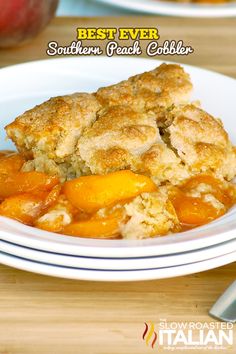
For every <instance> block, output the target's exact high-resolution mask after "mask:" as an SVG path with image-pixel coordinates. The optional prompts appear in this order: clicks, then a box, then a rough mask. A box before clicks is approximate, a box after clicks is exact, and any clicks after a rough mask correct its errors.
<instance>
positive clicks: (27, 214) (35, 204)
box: [0, 193, 44, 225]
mask: <svg viewBox="0 0 236 354" xmlns="http://www.w3.org/2000/svg"><path fill="white" fill-rule="evenodd" d="M43 205H44V201H43V200H42V199H41V196H37V195H34V194H30V193H24V194H18V195H15V196H12V197H9V198H7V199H5V200H4V202H2V204H1V205H0V215H2V216H6V217H9V218H11V219H15V220H18V221H20V222H22V223H24V224H27V225H33V222H34V220H35V219H36V218H37V217H38V216H39V215H40V213H41V211H42V209H43Z"/></svg>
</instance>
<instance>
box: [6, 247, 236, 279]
mask: <svg viewBox="0 0 236 354" xmlns="http://www.w3.org/2000/svg"><path fill="white" fill-rule="evenodd" d="M235 260H236V252H232V253H229V254H227V255H224V256H220V257H216V258H213V259H210V260H207V261H202V262H197V263H191V264H186V265H181V266H176V267H167V268H155V269H149V270H129V271H125V270H123V271H115V270H110V271H108V270H104V271H101V270H91V269H86V270H85V269H80V268H69V267H60V266H55V265H51V264H47V263H39V262H34V261H29V260H26V259H24V258H19V257H16V256H12V255H9V254H7V253H3V252H2V253H0V263H3V264H6V265H8V266H10V267H14V268H17V269H22V270H27V271H29V272H34V273H39V274H44V275H50V276H55V277H59V278H68V279H79V280H92V281H139V280H151V279H163V278H172V277H177V276H182V275H187V274H192V273H198V272H203V271H205V270H209V269H213V268H217V267H220V266H223V265H226V264H229V263H232V262H235Z"/></svg>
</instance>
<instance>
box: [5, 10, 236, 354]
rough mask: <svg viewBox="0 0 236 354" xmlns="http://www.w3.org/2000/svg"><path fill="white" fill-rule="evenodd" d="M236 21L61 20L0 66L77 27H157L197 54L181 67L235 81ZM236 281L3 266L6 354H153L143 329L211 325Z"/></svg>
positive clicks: (227, 274) (218, 272) (68, 36)
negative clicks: (71, 274)
mask: <svg viewBox="0 0 236 354" xmlns="http://www.w3.org/2000/svg"><path fill="white" fill-rule="evenodd" d="M235 22H236V21H235V20H234V19H227V20H226V19H225V20H194V19H189V20H187V19H186V20H185V19H174V18H172V19H170V18H157V17H155V18H154V17H133V18H106V19H104V18H70V19H67V18H58V19H55V20H54V21H53V22H52V23H51V24H50V26H49V27H48V28H47V29H46V30H45V31H44V32H43V33H42V34H41V35H40V36H38V37H37V38H36V39H35V40H34V41H33V42H31V43H30V44H29V45H26V46H23V47H19V48H15V49H9V50H2V51H0V66H2V67H4V66H6V65H11V64H15V63H21V62H25V61H30V60H36V59H43V58H46V57H47V56H46V54H45V50H46V47H47V43H48V42H49V41H50V40H57V41H58V42H59V43H60V44H63V43H64V44H66V43H70V42H71V41H72V40H73V39H74V34H75V28H76V27H77V26H97V27H99V26H106V27H110V26H129V27H130V26H139V27H144V26H149V27H151V26H158V27H159V28H160V32H161V36H162V38H163V39H177V40H178V39H183V40H184V41H185V42H186V44H191V45H192V46H193V47H194V49H195V53H194V54H193V55H191V56H188V57H181V58H178V57H175V58H174V60H176V61H178V60H179V61H182V62H184V63H188V64H194V65H198V66H200V67H204V68H208V69H213V70H217V71H219V72H222V73H225V74H227V75H231V76H234V77H236V63H235V58H236V47H235V45H234V44H235V43H234V44H233V39H234V40H235V38H236V23H235ZM166 59H168V58H166ZM210 94H213V93H210ZM235 277H236V263H234V264H231V265H227V266H224V267H221V268H218V269H215V270H211V271H208V272H204V273H199V274H194V275H189V276H185V277H179V278H173V279H166V280H156V281H148V282H134V283H98V282H85V281H71V280H66V279H65V280H63V279H56V278H51V277H46V276H41V275H37V274H31V273H27V272H23V271H19V270H16V269H13V268H8V267H5V266H0V282H1V286H0V354H16V353H17V354H19V353H20V354H34V353H37V354H59V353H65V354H77V353H83V354H97V353H99V354H121V353H124V354H128V353H132V354H133V353H135V354H139V353H140V354H144V353H149V352H151V351H152V349H151V348H150V347H147V346H146V345H145V343H144V342H143V341H142V339H141V336H142V332H143V329H144V322H147V321H153V322H155V323H156V322H159V320H160V319H162V318H166V319H167V321H201V322H204V321H206V322H210V321H211V318H210V317H209V316H208V310H209V308H210V307H211V305H212V304H213V303H214V301H215V300H216V299H217V298H218V296H219V295H220V294H221V293H222V291H223V290H224V289H225V288H226V287H227V286H228V285H229V284H230V283H231V282H232V281H233V280H235ZM235 349H236V336H235V344H234V346H233V348H231V349H230V348H229V349H227V350H222V351H220V353H235ZM159 350H160V348H159ZM154 351H155V350H154ZM166 352H167V351H166ZM175 352H176V353H180V351H175ZM182 352H183V351H182ZM184 352H185V353H186V351H184ZM189 352H191V351H188V353H189ZM193 352H194V351H193ZM205 352H206V351H204V350H203V351H201V350H198V351H195V353H205ZM207 352H208V351H207Z"/></svg>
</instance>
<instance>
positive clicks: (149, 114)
mask: <svg viewBox="0 0 236 354" xmlns="http://www.w3.org/2000/svg"><path fill="white" fill-rule="evenodd" d="M191 91H192V84H191V81H190V78H189V75H188V74H187V73H185V71H184V70H183V68H181V67H180V66H179V65H167V64H163V65H161V66H160V67H158V68H156V69H155V70H153V71H150V72H146V73H143V74H139V75H136V76H134V77H131V78H129V79H128V80H127V81H122V82H121V83H119V84H116V85H113V86H109V87H104V88H100V89H99V90H98V91H97V92H96V93H91V94H89V93H75V94H73V95H67V96H61V97H55V98H51V99H50V100H49V101H47V102H45V103H43V104H41V105H39V106H36V107H35V108H33V109H31V110H29V111H27V112H25V113H24V114H22V115H21V116H19V117H18V118H16V119H15V121H14V122H12V123H11V124H9V125H8V126H7V127H6V132H7V135H8V137H9V138H10V139H11V140H12V141H13V142H14V143H15V145H16V147H17V150H18V152H17V153H13V152H8V151H5V152H4V151H3V152H2V153H1V154H0V198H1V204H0V215H2V216H6V217H10V218H13V219H16V220H18V221H20V222H22V223H24V224H27V225H31V226H35V227H37V228H40V229H43V230H47V231H51V232H57V233H61V234H65V235H71V236H79V237H89V238H126V239H142V238H148V237H156V236H162V235H166V234H169V233H173V232H180V231H185V230H188V229H191V228H194V227H197V226H200V225H204V224H206V223H208V222H210V221H212V220H214V219H216V218H218V217H220V216H221V215H223V214H225V213H226V212H227V211H228V210H229V208H231V207H232V206H233V205H234V204H235V200H236V188H235V185H234V184H233V183H232V179H233V178H234V177H235V175H236V149H235V147H234V146H233V145H232V143H231V142H230V140H229V137H228V134H227V133H226V131H225V130H224V127H223V124H222V122H221V121H220V119H218V118H214V117H213V116H211V115H210V114H208V113H207V112H205V111H204V110H203V109H201V108H200V105H199V103H196V102H195V103H191V102H190V95H191Z"/></svg>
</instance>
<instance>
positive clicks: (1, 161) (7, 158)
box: [0, 153, 25, 175]
mask: <svg viewBox="0 0 236 354" xmlns="http://www.w3.org/2000/svg"><path fill="white" fill-rule="evenodd" d="M24 162H25V159H24V158H23V157H22V156H21V155H20V154H14V153H13V154H9V155H4V156H1V155H0V174H5V175H8V174H13V173H16V172H19V171H20V169H21V167H22V166H23V164H24Z"/></svg>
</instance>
